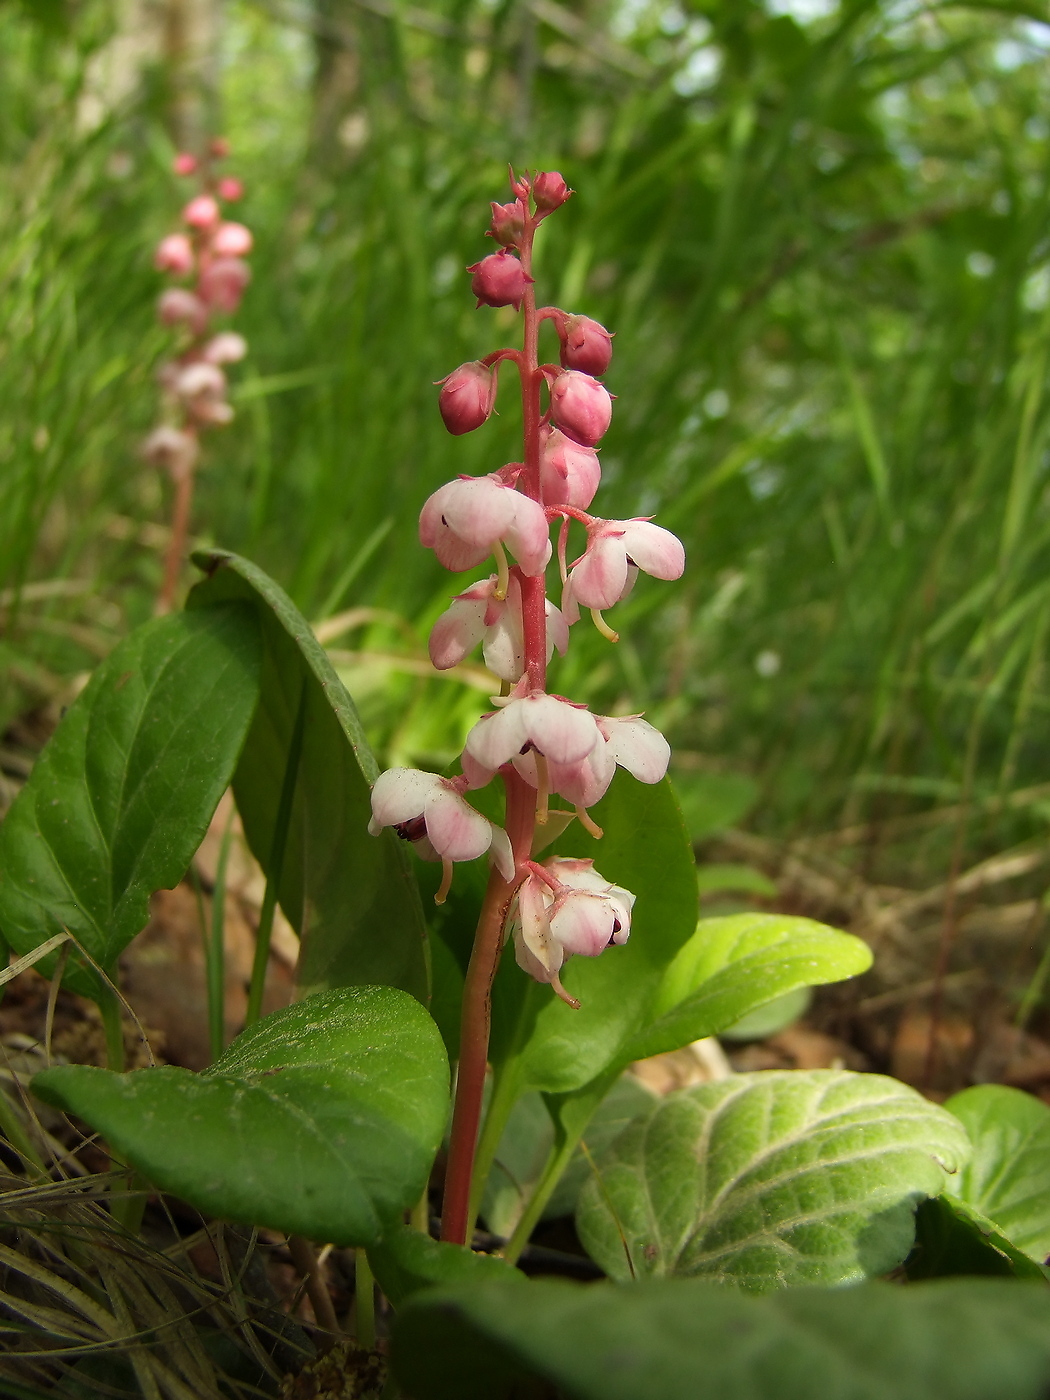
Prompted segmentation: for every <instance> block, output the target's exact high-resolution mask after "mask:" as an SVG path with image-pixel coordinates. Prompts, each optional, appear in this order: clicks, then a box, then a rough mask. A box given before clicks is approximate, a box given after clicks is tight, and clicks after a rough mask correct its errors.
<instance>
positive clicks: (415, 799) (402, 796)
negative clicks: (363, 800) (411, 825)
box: [369, 768, 444, 835]
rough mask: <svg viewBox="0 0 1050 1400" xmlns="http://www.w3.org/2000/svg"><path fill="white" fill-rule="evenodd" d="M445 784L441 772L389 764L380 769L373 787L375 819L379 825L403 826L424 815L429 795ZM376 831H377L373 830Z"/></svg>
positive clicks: (374, 821)
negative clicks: (381, 771) (429, 771)
mask: <svg viewBox="0 0 1050 1400" xmlns="http://www.w3.org/2000/svg"><path fill="white" fill-rule="evenodd" d="M443 786H444V779H443V778H441V777H440V776H439V774H437V773H424V772H421V771H420V770H419V769H418V768H388V769H387V770H386V772H385V773H380V775H379V777H378V778H377V779H376V780H375V784H374V786H373V788H372V823H370V824H369V827H370V829H371V826H372V824H373V823H378V825H379V827H384V826H400V825H401V823H402V822H408V821H411V820H412V819H413V817H418V816H421V815H422V813H423V808H424V807H425V806H426V803H427V799H428V798H429V797H431V796H432V795H433V794H434V793H435V792H437V791H438V790H439V789H441V788H442V787H443ZM373 835H375V832H373Z"/></svg>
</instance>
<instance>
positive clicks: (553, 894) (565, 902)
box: [370, 172, 685, 1004]
mask: <svg viewBox="0 0 1050 1400" xmlns="http://www.w3.org/2000/svg"><path fill="white" fill-rule="evenodd" d="M511 191H512V194H513V195H514V199H513V200H512V201H511V202H510V203H508V204H498V203H494V204H493V205H492V222H491V225H490V228H489V230H488V232H489V235H490V237H492V238H493V239H495V241H496V242H497V243H498V244H499V249H498V251H497V252H494V253H490V254H489V255H488V256H487V257H483V258H481V259H480V260H479V261H478V262H476V263H474V264H473V265H472V266H470V267H469V268H468V269H467V271H468V273H469V274H470V277H471V290H472V292H473V293H474V296H475V297H476V299H477V304H478V306H495V307H505V306H511V307H514V309H515V310H518V311H521V312H522V313H523V317H524V347H523V349H522V350H515V349H503V350H497V351H495V352H494V353H493V354H491V355H488V356H486V357H485V358H484V359H482V360H475V361H471V362H470V363H468V364H465V365H461V366H460V367H459V368H458V369H456V370H454V371H453V372H452V373H451V374H450V375H448V376H447V377H446V378H445V379H443V380H442V381H440V385H441V388H440V394H439V399H438V406H439V409H440V412H441V416H442V419H443V420H444V423H445V426H446V428H447V429H448V431H449V432H450V433H452V434H454V435H456V436H459V435H461V434H463V433H468V432H473V431H474V430H475V429H477V428H479V427H481V425H482V424H483V423H485V422H486V421H487V420H488V418H489V417H490V416H491V414H492V413H493V411H494V409H495V405H496V397H497V391H498V382H499V375H500V371H501V368H502V367H503V366H505V365H507V364H508V363H511V364H514V365H515V366H516V368H517V370H518V375H519V377H520V380H521V388H522V406H523V419H524V458H525V460H524V461H523V462H509V463H507V464H505V465H504V466H502V467H500V468H498V470H496V471H493V472H491V473H490V474H489V475H487V476H482V477H469V476H461V477H459V478H458V479H457V480H456V481H451V482H449V483H447V484H446V485H445V486H442V487H441V488H440V489H439V490H438V491H435V492H434V494H433V495H432V496H431V497H430V499H429V500H428V501H427V502H426V503H425V504H424V506H423V509H422V512H421V514H420V517H419V537H420V540H421V542H422V544H423V545H424V546H426V547H427V548H428V549H432V550H433V551H434V553H435V554H436V556H437V558H438V559H439V560H440V562H441V563H442V564H443V565H444V566H445V567H446V568H447V569H450V570H452V571H454V572H461V571H464V570H468V569H474V568H476V567H477V566H478V565H481V564H484V563H485V561H486V560H488V559H489V558H492V559H494V561H495V566H496V568H495V572H494V573H491V574H490V575H489V576H488V577H486V578H484V579H481V580H480V581H478V582H476V583H472V584H471V585H470V586H469V587H468V588H466V589H465V590H464V591H463V592H461V593H459V594H458V595H457V596H456V597H455V598H454V599H453V601H452V603H451V605H450V606H449V608H448V609H447V611H446V612H444V613H443V614H442V615H441V617H439V618H438V620H437V622H436V623H435V624H434V628H433V631H432V633H431V637H430V657H431V660H432V661H433V663H434V665H435V666H436V667H437V668H438V669H440V670H444V669H447V668H449V667H452V666H456V665H457V664H458V663H459V662H461V661H462V660H463V659H464V658H465V657H466V656H467V655H468V653H470V652H471V651H472V650H473V649H474V648H475V647H477V646H479V645H480V646H481V647H482V649H483V654H484V659H485V663H486V665H487V666H488V667H489V668H490V669H491V670H492V671H493V673H494V674H495V675H496V676H497V677H499V679H500V681H501V682H502V690H501V693H500V694H499V695H498V696H493V697H492V704H493V709H492V711H491V713H489V714H486V715H483V716H482V717H481V719H480V720H478V722H477V723H476V724H475V725H474V727H473V729H472V730H471V731H470V734H469V735H468V737H467V741H466V745H465V747H464V750H463V754H462V758H461V769H462V773H461V775H460V776H457V777H454V778H442V777H439V776H437V775H436V774H431V773H420V772H416V771H414V770H412V769H404V768H395V769H391V770H390V771H389V772H387V773H384V774H382V775H381V776H380V778H379V779H378V781H377V782H376V785H375V788H374V790H373V794H372V810H373V821H372V824H371V828H370V829H371V830H372V831H373V832H374V833H375V832H378V831H379V830H380V829H381V828H382V827H384V826H391V827H393V828H394V829H395V830H396V831H397V833H398V835H399V836H401V837H403V838H404V839H406V840H408V841H411V842H412V844H413V845H414V847H415V849H416V850H417V851H418V852H419V854H420V855H421V856H423V857H424V859H431V860H440V861H442V863H443V865H444V878H443V880H442V882H441V888H440V890H439V893H438V898H439V900H441V899H443V898H444V896H445V894H446V893H447V890H448V886H449V882H450V880H451V878H452V865H453V862H455V861H457V860H471V859H474V858H476V857H478V856H480V855H483V854H486V853H487V854H488V856H489V859H490V860H491V861H492V863H493V866H494V870H493V874H492V880H493V881H496V882H499V888H498V890H497V893H500V894H501V898H502V904H501V906H500V907H502V909H503V910H504V911H505V914H506V917H507V927H508V928H509V930H510V931H511V932H512V933H513V938H514V945H515V952H516V957H517V961H518V963H519V965H520V966H521V967H522V968H523V969H524V970H525V971H526V972H528V973H529V974H530V975H531V976H532V977H534V978H536V979H537V980H538V981H541V982H546V983H549V984H550V985H551V986H552V987H553V988H554V989H555V990H556V991H557V992H558V993H559V995H561V996H562V997H563V999H564V1000H566V1001H568V1002H570V1003H571V1004H575V1003H572V999H571V998H570V997H569V996H568V994H567V993H566V992H565V991H564V989H563V988H562V987H561V983H560V980H559V974H560V970H561V968H562V966H563V965H564V962H565V960H566V958H568V957H569V956H571V955H572V954H576V955H582V956H584V957H596V956H597V955H598V954H599V953H601V952H602V951H603V950H604V949H605V948H607V947H610V946H613V945H615V944H621V943H624V942H625V941H626V940H627V937H628V934H629V932H630V927H631V909H632V906H633V903H634V896H633V895H632V894H631V893H630V892H629V891H627V890H624V889H621V888H620V887H619V886H617V885H614V884H612V883H610V882H609V881H608V880H606V879H605V877H604V876H602V875H601V874H599V872H598V871H596V870H595V869H594V866H593V864H592V863H591V862H590V861H589V860H576V859H571V858H567V857H563V856H555V857H553V858H552V859H550V860H547V861H546V862H545V864H543V865H538V864H537V863H536V862H535V861H534V860H533V858H532V856H533V850H534V849H536V848H542V846H544V845H547V844H549V842H550V840H551V839H556V838H557V837H558V836H560V833H561V832H562V831H563V830H564V828H565V826H566V825H567V824H568V823H569V822H570V821H571V820H572V819H573V817H576V818H577V819H578V820H579V822H580V823H581V825H582V826H583V827H584V828H585V829H586V830H587V831H589V832H590V833H591V834H592V835H595V836H600V835H601V830H600V828H599V827H598V826H597V825H596V823H595V822H594V820H593V818H592V816H591V815H590V812H589V809H590V808H591V807H593V805H594V804H595V803H596V802H598V801H599V800H600V799H601V798H602V797H603V796H604V794H605V792H606V791H607V790H608V787H609V784H610V783H611V782H612V779H613V775H614V774H615V772H616V768H617V766H619V767H622V768H624V769H626V770H627V771H628V772H629V773H631V774H632V775H633V776H634V777H635V778H636V779H638V780H639V781H641V782H644V783H657V782H659V781H660V780H661V779H662V778H663V776H664V774H665V772H666V771H667V764H668V759H669V757H670V749H669V747H668V744H667V741H666V740H665V739H664V737H663V735H662V734H660V733H659V731H658V730H656V729H654V728H653V726H652V725H651V724H649V723H647V722H646V720H644V719H643V718H642V716H641V715H626V716H609V715H595V714H592V713H591V712H590V710H589V709H588V708H587V707H586V706H585V705H581V704H577V703H575V702H574V701H572V700H570V699H566V698H565V697H564V696H562V695H558V694H555V693H552V692H551V691H550V690H549V689H548V686H547V675H546V670H547V665H548V663H549V662H550V661H551V660H552V658H553V655H554V653H555V651H557V652H559V653H560V654H561V655H564V654H565V651H566V649H567V646H568V642H569V630H570V628H571V627H572V626H573V625H575V623H577V622H578V621H579V620H580V617H581V609H585V610H587V611H589V612H590V613H591V615H592V617H593V619H594V622H595V624H596V625H597V626H598V628H599V630H600V631H601V632H602V633H603V634H604V635H605V636H607V637H609V638H610V639H611V640H613V641H615V640H616V634H615V633H614V632H613V631H612V630H611V628H610V627H609V626H608V624H607V623H606V621H605V619H604V617H603V613H604V611H605V610H606V609H609V608H611V607H613V606H614V605H615V604H616V603H618V602H619V601H620V600H621V599H623V598H625V597H626V596H627V595H628V593H630V591H631V589H632V587H633V586H634V583H635V580H636V578H637V575H638V571H639V570H642V571H643V572H645V573H648V574H650V575H652V576H653V577H654V578H659V579H677V578H679V577H680V576H681V574H682V571H683V569H684V568H685V552H684V550H683V548H682V545H681V543H680V542H679V541H678V540H677V539H676V538H675V536H674V535H672V534H670V533H669V532H668V531H667V530H664V529H661V528H660V526H658V525H654V524H653V523H652V522H651V521H650V520H648V519H643V518H637V519H631V520H605V519H602V518H601V517H599V516H595V515H592V514H590V513H589V508H590V506H591V503H592V501H593V500H594V497H595V495H596V493H597V491H598V487H599V484H600V481H601V467H600V464H599V458H598V451H597V449H598V445H599V443H600V442H601V439H602V438H603V436H604V435H605V433H606V431H607V429H608V428H609V425H610V422H611V419H612V411H613V397H612V395H611V394H610V393H609V391H608V389H607V388H606V387H605V385H604V383H603V382H602V376H603V375H604V374H605V372H606V370H607V369H608V367H609V364H610V361H611V358H612V348H613V347H612V336H611V335H610V334H609V332H608V331H607V330H606V329H605V327H604V326H601V325H599V324H598V322H597V321H594V320H592V319H591V318H590V317H588V316H575V315H570V314H569V313H568V312H565V311H562V310H560V309H559V308H557V307H542V308H538V307H537V306H536V300H535V290H534V282H533V278H532V241H533V236H534V234H535V230H536V228H537V226H538V225H539V224H540V222H541V221H542V220H543V219H545V218H546V217H547V216H548V215H549V214H551V213H552V212H553V211H554V210H555V209H557V208H559V207H560V206H561V205H562V204H564V203H565V201H566V200H567V199H568V198H569V196H570V195H571V194H572V191H571V190H570V189H569V188H568V186H567V185H566V183H565V181H564V180H563V179H562V177H561V176H560V175H559V174H557V173H556V172H543V173H540V174H537V175H536V176H534V177H533V178H531V179H530V178H528V177H525V178H521V179H516V178H515V177H514V175H513V172H512V174H511ZM543 322H549V323H550V324H551V326H552V328H553V330H554V332H555V334H556V336H557V340H558V346H559V352H558V361H559V362H558V363H557V364H544V363H541V362H540V359H539V355H538V348H537V347H538V336H539V330H540V326H541V324H542V323H543ZM574 526H582V528H583V532H584V535H585V541H584V547H583V550H582V553H580V554H579V556H578V557H577V558H575V559H573V560H572V561H571V562H570V560H569V556H568V540H569V534H570V530H571V529H572V528H574ZM553 527H557V536H558V543H557V557H558V564H559V569H560V575H561V581H562V586H563V587H562V596H561V606H560V607H558V606H556V605H555V604H554V603H553V602H552V601H551V600H550V599H548V598H547V595H546V571H547V567H548V565H549V563H550V562H551V559H552V558H553V556H554V548H553V547H552V542H551V531H552V528H553ZM497 774H498V775H499V776H500V777H501V778H502V780H503V784H504V787H505V790H506V797H507V806H506V810H507V815H506V825H505V827H500V826H497V825H495V824H494V823H493V822H491V821H490V820H489V819H488V818H487V817H485V816H483V815H482V814H481V813H480V812H479V811H477V810H476V808H475V807H473V806H472V805H471V803H470V802H469V801H468V800H467V796H466V794H467V793H469V792H472V791H476V790H477V789H480V788H482V787H485V786H486V785H487V784H488V783H490V782H491V780H492V779H493V777H494V776H495V775H497ZM554 797H557V798H561V799H562V801H563V802H564V803H566V804H568V805H567V806H565V807H551V805H550V803H551V799H552V798H554Z"/></svg>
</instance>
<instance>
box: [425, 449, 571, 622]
mask: <svg viewBox="0 0 1050 1400" xmlns="http://www.w3.org/2000/svg"><path fill="white" fill-rule="evenodd" d="M549 528H550V527H549V526H548V524H547V516H546V513H545V511H544V509H543V507H542V506H541V505H540V504H539V502H537V501H534V500H532V499H531V498H530V497H528V496H525V495H523V494H522V493H521V492H520V491H515V490H514V488H513V487H512V486H507V485H505V484H504V483H503V482H502V481H501V480H500V479H499V477H498V476H496V475H493V476H479V477H473V476H461V477H460V478H459V479H458V480H457V481H450V482H448V483H447V485H445V486H442V487H441V488H440V490H438V491H435V492H434V494H433V495H432V496H431V497H430V499H429V500H428V501H427V502H426V504H425V505H424V506H423V509H422V511H421V512H420V515H419V538H420V541H421V542H422V543H423V544H424V545H425V546H426V547H427V548H428V549H432V550H433V551H434V553H435V554H436V555H437V557H438V558H439V559H440V561H441V562H442V564H444V566H445V568H446V569H451V570H453V572H459V571H461V570H463V569H473V568H474V567H475V566H476V565H478V564H480V563H482V562H483V561H484V560H485V559H487V558H488V556H489V555H490V554H493V553H495V554H496V558H497V561H499V562H500V565H501V576H502V571H503V561H502V560H501V559H500V552H501V551H497V549H496V546H497V545H499V546H502V544H504V543H506V544H508V545H509V546H510V548H511V550H512V551H513V553H514V557H515V559H516V560H517V561H518V564H519V566H520V568H521V570H522V572H523V573H525V574H530V575H536V574H542V573H543V570H544V569H545V568H546V567H547V562H548V560H549V559H550V557H551V542H550V535H549ZM502 591H503V592H504V595H505V588H504V590H502Z"/></svg>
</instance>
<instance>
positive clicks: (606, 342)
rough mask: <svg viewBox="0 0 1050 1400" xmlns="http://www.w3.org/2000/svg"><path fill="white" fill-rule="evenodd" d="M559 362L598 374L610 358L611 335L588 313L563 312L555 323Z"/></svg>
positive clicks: (602, 371) (604, 369) (606, 365)
mask: <svg viewBox="0 0 1050 1400" xmlns="http://www.w3.org/2000/svg"><path fill="white" fill-rule="evenodd" d="M558 333H559V335H560V336H561V362H562V364H563V365H564V366H565V367H566V369H578V370H582V372H583V373H584V374H593V375H601V374H604V373H605V371H606V370H607V369H608V368H609V361H610V360H611V359H612V336H611V335H610V334H609V332H608V331H607V330H606V329H605V327H604V326H602V325H599V324H598V322H597V321H592V320H591V318H590V317H589V316H566V318H565V320H564V322H563V324H562V325H561V326H559V328H558Z"/></svg>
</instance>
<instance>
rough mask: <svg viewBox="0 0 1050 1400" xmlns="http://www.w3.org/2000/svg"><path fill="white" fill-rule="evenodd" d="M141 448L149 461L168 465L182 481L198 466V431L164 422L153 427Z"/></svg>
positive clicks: (173, 476)
mask: <svg viewBox="0 0 1050 1400" xmlns="http://www.w3.org/2000/svg"><path fill="white" fill-rule="evenodd" d="M140 450H141V453H142V456H143V457H144V458H145V459H146V461H147V462H152V463H153V464H154V466H158V467H166V468H167V469H168V471H169V472H170V473H171V476H172V479H173V480H174V481H181V480H182V479H183V478H184V477H186V476H188V475H189V473H190V472H191V471H192V470H193V468H194V467H195V466H196V464H197V458H198V456H199V455H200V444H199V443H198V441H197V435H196V433H187V432H184V431H183V430H182V429H181V428H173V427H171V426H170V425H169V424H163V425H162V426H161V427H159V428H154V429H153V431H152V432H151V433H150V435H149V437H148V438H147V439H146V441H145V442H144V443H143V444H142V447H141V449H140Z"/></svg>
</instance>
